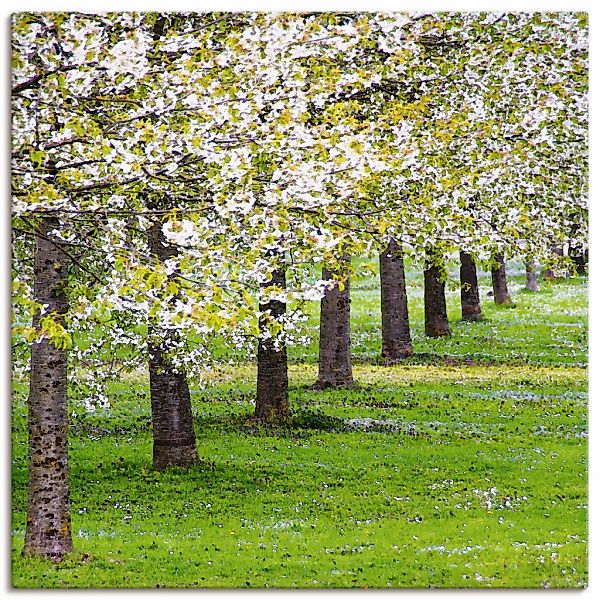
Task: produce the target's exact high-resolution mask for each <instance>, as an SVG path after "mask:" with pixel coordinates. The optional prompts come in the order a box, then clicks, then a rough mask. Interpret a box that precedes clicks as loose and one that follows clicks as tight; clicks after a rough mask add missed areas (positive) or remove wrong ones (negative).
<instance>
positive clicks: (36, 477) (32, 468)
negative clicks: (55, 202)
mask: <svg viewBox="0 0 600 600" xmlns="http://www.w3.org/2000/svg"><path fill="white" fill-rule="evenodd" d="M58 228H59V221H58V219H56V218H54V217H49V218H42V219H40V225H39V229H38V232H37V233H36V236H35V258H34V277H35V280H34V296H35V299H36V301H37V302H40V303H42V304H45V305H46V314H48V315H50V316H54V318H55V320H56V321H57V322H59V323H61V324H62V323H64V318H63V315H64V314H65V313H66V312H67V308H68V299H67V294H66V285H67V258H66V255H65V254H64V252H62V251H61V249H60V246H59V244H58V243H56V244H55V243H53V242H52V241H50V240H49V239H48V236H49V235H51V234H50V232H51V231H52V230H53V229H58ZM39 322H40V314H39V313H37V314H36V315H35V316H34V318H33V326H34V327H36V328H37V327H39ZM28 429H29V488H28V505H27V529H26V533H25V547H24V548H23V554H24V555H27V556H41V557H45V558H49V559H51V560H54V561H59V560H61V559H62V558H63V557H64V556H65V554H67V553H68V552H71V551H72V550H73V541H72V538H71V506H70V501H69V461H68V440H67V435H68V416H67V352H66V350H64V349H59V348H57V347H55V346H54V345H53V344H52V343H50V342H49V341H48V340H46V339H44V340H42V341H41V342H39V343H34V344H32V347H31V374H30V382H29V400H28Z"/></svg>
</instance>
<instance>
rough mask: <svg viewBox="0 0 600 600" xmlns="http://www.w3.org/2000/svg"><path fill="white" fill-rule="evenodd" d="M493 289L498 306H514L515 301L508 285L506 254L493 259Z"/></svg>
mask: <svg viewBox="0 0 600 600" xmlns="http://www.w3.org/2000/svg"><path fill="white" fill-rule="evenodd" d="M492 288H493V290H494V302H495V303H496V304H500V305H502V304H512V303H513V301H512V300H511V297H510V295H509V293H508V284H507V283H506V265H505V264H504V254H502V253H498V254H495V255H494V256H493V257H492Z"/></svg>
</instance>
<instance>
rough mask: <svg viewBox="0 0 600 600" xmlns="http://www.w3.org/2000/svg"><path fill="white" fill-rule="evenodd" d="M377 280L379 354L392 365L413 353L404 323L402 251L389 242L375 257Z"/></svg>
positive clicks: (408, 331) (405, 297)
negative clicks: (379, 315)
mask: <svg viewBox="0 0 600 600" xmlns="http://www.w3.org/2000/svg"><path fill="white" fill-rule="evenodd" d="M379 277H380V280H381V334H382V348H381V354H382V356H383V358H384V359H385V360H386V362H396V361H398V360H400V359H402V358H406V357H407V356H410V355H411V354H412V352H413V350H412V343H411V338H410V326H409V322H408V299H407V296H406V278H405V274H404V259H403V257H402V249H401V248H400V246H399V245H398V243H397V242H396V240H394V239H391V240H390V242H389V244H388V247H387V248H386V249H385V250H384V251H383V252H382V253H381V254H380V255H379Z"/></svg>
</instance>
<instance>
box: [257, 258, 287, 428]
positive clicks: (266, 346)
mask: <svg viewBox="0 0 600 600" xmlns="http://www.w3.org/2000/svg"><path fill="white" fill-rule="evenodd" d="M270 286H277V287H279V288H282V289H285V269H283V268H279V269H276V270H275V271H273V273H272V274H271V279H270V281H267V282H266V283H264V284H263V287H270ZM259 310H260V312H261V313H266V312H268V313H269V314H270V315H271V318H273V319H279V318H281V317H282V316H283V315H284V314H285V310H286V305H285V302H280V301H279V300H270V301H269V302H267V303H265V304H260V305H259ZM266 322H267V319H266V318H265V317H264V316H261V317H260V319H259V331H260V332H261V333H262V332H265V331H266V329H267V328H266ZM260 337H261V336H260V335H259V341H258V353H257V362H258V374H257V378H256V407H255V410H254V417H255V418H256V419H258V420H260V421H263V422H265V423H275V422H278V421H282V420H285V419H287V418H289V416H290V407H289V401H288V368H287V366H288V365H287V349H286V346H285V343H283V344H282V345H281V346H276V345H275V343H274V342H273V338H272V337H267V338H265V339H260Z"/></svg>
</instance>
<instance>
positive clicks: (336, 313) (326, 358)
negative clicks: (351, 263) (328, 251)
mask: <svg viewBox="0 0 600 600" xmlns="http://www.w3.org/2000/svg"><path fill="white" fill-rule="evenodd" d="M347 260H348V259H344V261H347ZM332 278H333V273H332V272H331V271H329V270H328V269H326V268H323V279H332ZM343 288H344V289H343V290H340V286H339V285H338V283H335V284H334V285H333V287H332V288H331V289H326V290H325V296H324V297H323V298H322V299H321V319H320V326H319V376H318V379H317V383H316V386H315V387H317V388H326V387H349V386H352V385H353V383H354V379H353V377H352V362H351V360H350V280H349V278H346V280H345V281H344V282H343Z"/></svg>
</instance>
